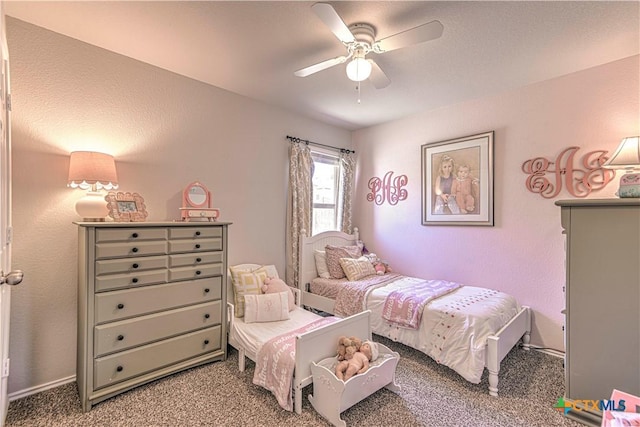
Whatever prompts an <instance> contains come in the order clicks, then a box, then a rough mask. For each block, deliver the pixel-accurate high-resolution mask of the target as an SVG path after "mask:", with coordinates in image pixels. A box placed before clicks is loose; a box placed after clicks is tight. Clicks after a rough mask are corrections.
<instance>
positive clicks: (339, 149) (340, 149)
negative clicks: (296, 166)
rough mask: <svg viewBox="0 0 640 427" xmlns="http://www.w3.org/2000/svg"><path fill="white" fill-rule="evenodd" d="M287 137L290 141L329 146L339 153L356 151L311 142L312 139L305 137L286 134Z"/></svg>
mask: <svg viewBox="0 0 640 427" xmlns="http://www.w3.org/2000/svg"><path fill="white" fill-rule="evenodd" d="M287 139H288V140H289V141H291V142H304V143H305V144H307V145H309V144H311V145H317V146H319V147H325V148H330V149H332V150H337V151H339V152H341V153H353V154H355V153H356V152H355V151H353V150H347V149H346V148H339V147H334V146H332V145H326V144H320V143H319V142H313V141H307V140H306V139H300V138H298V137H295V136H289V135H287Z"/></svg>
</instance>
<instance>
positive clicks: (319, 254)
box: [313, 249, 331, 279]
mask: <svg viewBox="0 0 640 427" xmlns="http://www.w3.org/2000/svg"><path fill="white" fill-rule="evenodd" d="M313 256H314V257H315V259H316V271H317V272H318V277H322V278H323V279H330V278H331V274H329V270H328V268H327V253H326V252H325V251H319V250H317V249H316V250H315V251H313Z"/></svg>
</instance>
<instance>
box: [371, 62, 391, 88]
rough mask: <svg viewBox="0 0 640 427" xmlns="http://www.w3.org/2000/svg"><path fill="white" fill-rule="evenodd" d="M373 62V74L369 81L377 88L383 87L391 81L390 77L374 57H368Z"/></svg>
mask: <svg viewBox="0 0 640 427" xmlns="http://www.w3.org/2000/svg"><path fill="white" fill-rule="evenodd" d="M367 61H369V63H370V64H371V75H370V76H369V81H370V82H371V83H372V84H373V87H375V88H376V89H383V88H385V87H387V86H389V84H390V83H391V80H389V77H387V75H386V74H385V73H384V71H382V69H381V68H380V66H378V64H376V62H375V61H374V60H373V59H367Z"/></svg>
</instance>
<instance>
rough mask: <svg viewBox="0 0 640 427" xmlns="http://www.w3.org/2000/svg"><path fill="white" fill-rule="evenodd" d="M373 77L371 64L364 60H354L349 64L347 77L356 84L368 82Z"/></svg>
mask: <svg viewBox="0 0 640 427" xmlns="http://www.w3.org/2000/svg"><path fill="white" fill-rule="evenodd" d="M370 75H371V64H370V63H369V61H367V60H366V59H364V58H360V57H358V58H354V59H353V60H352V61H351V62H349V63H348V64H347V77H349V79H350V80H353V81H354V82H361V81H363V80H366V79H368V78H369V76H370Z"/></svg>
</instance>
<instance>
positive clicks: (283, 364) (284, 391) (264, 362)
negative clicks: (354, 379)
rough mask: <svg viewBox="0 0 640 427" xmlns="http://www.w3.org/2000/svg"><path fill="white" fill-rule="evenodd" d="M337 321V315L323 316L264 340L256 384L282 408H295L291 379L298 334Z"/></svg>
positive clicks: (290, 409)
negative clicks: (270, 394) (267, 392)
mask: <svg viewBox="0 0 640 427" xmlns="http://www.w3.org/2000/svg"><path fill="white" fill-rule="evenodd" d="M336 320H338V319H337V318H335V317H324V318H322V319H318V320H316V321H314V322H311V323H309V324H308V325H305V326H303V327H301V328H298V329H296V330H294V331H291V332H287V333H285V334H282V335H279V336H277V337H275V338H272V339H270V340H269V341H267V342H266V343H264V345H263V346H262V347H260V350H258V355H257V357H256V369H255V371H254V373H253V383H254V384H256V385H259V386H262V387H264V388H266V389H267V390H269V391H270V392H271V393H273V394H274V395H275V397H276V399H277V400H278V404H280V406H282V408H283V409H286V410H287V411H292V410H293V399H292V398H291V382H292V380H293V370H294V368H295V357H296V336H297V335H300V334H303V333H305V332H309V331H311V330H313V329H317V328H319V327H321V326H324V325H327V324H329V323H333V322H335V321H336ZM309 363H311V361H309Z"/></svg>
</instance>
